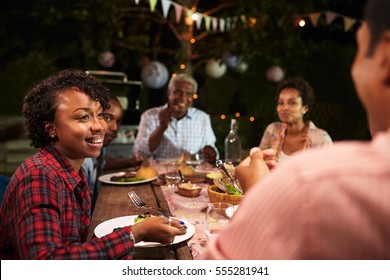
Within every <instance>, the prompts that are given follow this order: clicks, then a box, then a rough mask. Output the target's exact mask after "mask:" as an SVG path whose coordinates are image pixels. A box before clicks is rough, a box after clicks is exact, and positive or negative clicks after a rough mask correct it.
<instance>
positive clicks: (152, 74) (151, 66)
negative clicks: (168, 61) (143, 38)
mask: <svg viewBox="0 0 390 280" xmlns="http://www.w3.org/2000/svg"><path fill="white" fill-rule="evenodd" d="M168 77H169V72H168V69H167V67H166V66H165V65H164V64H162V63H161V62H159V61H151V62H149V63H148V64H146V65H145V66H144V67H143V68H142V71H141V80H142V82H143V83H144V85H145V86H146V87H148V88H152V89H159V88H162V87H163V86H164V85H166V83H167V82H168Z"/></svg>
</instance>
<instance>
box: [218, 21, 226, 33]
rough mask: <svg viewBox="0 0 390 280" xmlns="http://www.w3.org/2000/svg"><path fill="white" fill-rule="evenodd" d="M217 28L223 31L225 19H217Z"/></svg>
mask: <svg viewBox="0 0 390 280" xmlns="http://www.w3.org/2000/svg"><path fill="white" fill-rule="evenodd" d="M219 29H220V30H221V32H224V31H225V19H223V18H220V19H219Z"/></svg>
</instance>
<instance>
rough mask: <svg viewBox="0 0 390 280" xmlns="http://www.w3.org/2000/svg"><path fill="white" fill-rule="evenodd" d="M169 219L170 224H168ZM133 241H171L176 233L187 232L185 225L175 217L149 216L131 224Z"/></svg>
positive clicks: (165, 242)
mask: <svg viewBox="0 0 390 280" xmlns="http://www.w3.org/2000/svg"><path fill="white" fill-rule="evenodd" d="M169 220H171V224H170V225H169ZM131 231H132V233H133V235H134V238H135V242H139V241H146V242H159V243H162V244H168V243H172V242H173V239H174V238H175V236H176V235H183V234H185V233H186V232H187V230H186V227H185V225H183V224H180V221H179V220H177V219H175V218H167V217H151V218H148V219H145V220H143V221H142V222H139V223H136V224H135V225H133V226H131Z"/></svg>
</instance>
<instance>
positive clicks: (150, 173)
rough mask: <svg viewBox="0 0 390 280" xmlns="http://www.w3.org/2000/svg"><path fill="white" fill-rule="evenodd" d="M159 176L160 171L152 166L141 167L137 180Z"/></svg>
mask: <svg viewBox="0 0 390 280" xmlns="http://www.w3.org/2000/svg"><path fill="white" fill-rule="evenodd" d="M157 176H158V171H157V169H156V168H154V167H151V166H141V167H140V169H138V170H137V174H136V175H135V177H137V178H144V179H151V178H155V177H157Z"/></svg>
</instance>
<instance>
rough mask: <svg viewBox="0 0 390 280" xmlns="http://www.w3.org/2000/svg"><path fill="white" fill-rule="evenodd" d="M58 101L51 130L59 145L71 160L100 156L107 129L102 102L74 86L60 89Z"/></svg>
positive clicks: (56, 143) (61, 150) (59, 148)
mask: <svg viewBox="0 0 390 280" xmlns="http://www.w3.org/2000/svg"><path fill="white" fill-rule="evenodd" d="M57 104H58V107H57V110H56V113H55V119H54V122H53V124H52V128H50V129H51V131H50V130H49V132H50V134H51V135H53V134H54V136H55V137H56V138H57V141H56V142H55V143H54V146H55V147H56V149H57V150H58V151H59V152H61V153H62V154H63V155H64V156H65V157H67V158H68V159H69V160H71V161H72V160H79V159H80V160H84V158H86V157H98V156H99V155H100V153H101V149H102V147H103V138H104V134H105V131H106V129H107V124H106V122H105V121H104V118H103V116H104V114H103V108H102V107H101V105H100V102H98V101H93V100H91V98H90V97H89V96H88V95H86V94H85V93H83V92H81V91H79V90H78V89H77V88H73V89H68V90H65V91H63V92H61V93H59V94H58V97H57Z"/></svg>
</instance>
